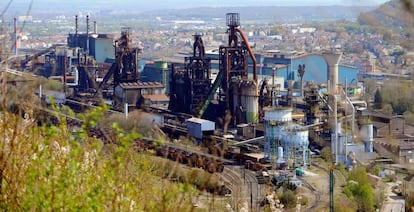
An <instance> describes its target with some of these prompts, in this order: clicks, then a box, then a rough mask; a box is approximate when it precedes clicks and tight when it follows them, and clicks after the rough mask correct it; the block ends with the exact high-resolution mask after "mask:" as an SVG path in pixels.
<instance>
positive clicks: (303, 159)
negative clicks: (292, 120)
mask: <svg viewBox="0 0 414 212" xmlns="http://www.w3.org/2000/svg"><path fill="white" fill-rule="evenodd" d="M281 145H282V147H283V150H284V159H285V160H286V161H292V163H294V165H295V166H305V165H307V164H308V152H309V151H308V148H309V131H308V130H307V129H306V128H301V127H300V126H298V125H296V126H295V125H291V126H289V127H287V128H286V129H285V130H284V132H283V138H282V142H281Z"/></svg>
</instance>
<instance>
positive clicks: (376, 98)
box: [374, 89, 382, 108]
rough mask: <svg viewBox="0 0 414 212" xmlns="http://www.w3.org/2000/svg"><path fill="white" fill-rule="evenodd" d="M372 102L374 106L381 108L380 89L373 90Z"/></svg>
mask: <svg viewBox="0 0 414 212" xmlns="http://www.w3.org/2000/svg"><path fill="white" fill-rule="evenodd" d="M374 103H375V107H376V108H382V96H381V91H380V90H379V89H377V91H375V95H374Z"/></svg>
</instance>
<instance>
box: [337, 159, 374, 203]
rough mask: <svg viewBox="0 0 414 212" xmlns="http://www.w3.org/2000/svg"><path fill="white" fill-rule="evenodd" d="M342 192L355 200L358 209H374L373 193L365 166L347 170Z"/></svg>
mask: <svg viewBox="0 0 414 212" xmlns="http://www.w3.org/2000/svg"><path fill="white" fill-rule="evenodd" d="M344 193H345V194H346V195H347V196H348V198H350V199H352V200H354V201H355V202H356V204H357V209H358V210H359V211H374V193H373V190H372V187H371V185H370V183H369V179H368V175H367V173H366V171H365V168H363V167H357V168H355V169H353V170H352V171H351V172H349V175H348V184H347V185H346V187H345V189H344Z"/></svg>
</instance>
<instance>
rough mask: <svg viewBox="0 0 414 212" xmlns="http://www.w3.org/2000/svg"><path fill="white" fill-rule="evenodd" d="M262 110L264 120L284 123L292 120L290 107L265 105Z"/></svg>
mask: <svg viewBox="0 0 414 212" xmlns="http://www.w3.org/2000/svg"><path fill="white" fill-rule="evenodd" d="M263 110H264V112H265V116H264V120H265V121H274V122H277V123H286V122H291V121H292V108H272V107H266V108H264V109H263Z"/></svg>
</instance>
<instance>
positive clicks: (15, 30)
mask: <svg viewBox="0 0 414 212" xmlns="http://www.w3.org/2000/svg"><path fill="white" fill-rule="evenodd" d="M13 21H14V55H17V40H18V37H19V36H18V35H17V19H16V18H14V19H13Z"/></svg>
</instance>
